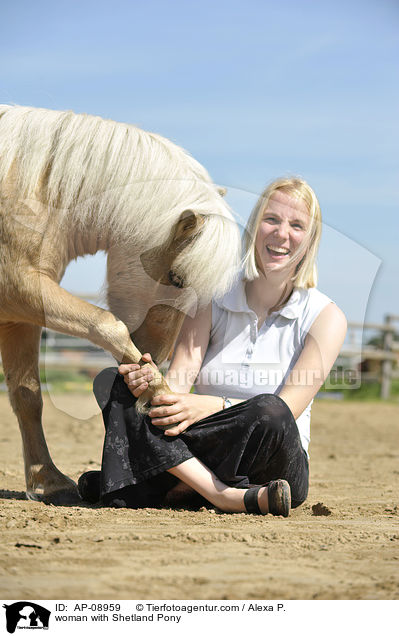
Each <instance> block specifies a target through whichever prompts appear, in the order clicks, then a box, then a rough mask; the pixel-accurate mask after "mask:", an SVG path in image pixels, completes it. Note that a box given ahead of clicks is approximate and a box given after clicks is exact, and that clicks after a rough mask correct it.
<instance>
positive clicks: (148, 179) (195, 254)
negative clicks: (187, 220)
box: [0, 105, 240, 296]
mask: <svg viewBox="0 0 399 636" xmlns="http://www.w3.org/2000/svg"><path fill="white" fill-rule="evenodd" d="M14 173H15V175H16V179H17V181H16V185H15V189H14V192H15V197H16V198H18V199H19V200H32V199H37V200H40V201H42V202H43V203H45V205H46V206H47V207H48V209H49V210H50V214H51V216H54V217H56V219H57V222H58V223H60V224H65V227H66V228H67V227H68V226H70V224H71V223H73V225H74V227H79V226H81V227H82V228H83V227H85V226H86V227H88V226H89V224H90V227H91V226H93V225H94V227H95V228H96V230H97V231H98V232H99V233H100V234H101V232H104V233H106V234H107V235H108V234H109V233H110V234H111V235H112V240H113V242H114V243H115V242H116V243H119V242H120V244H125V245H126V243H129V244H130V243H131V244H134V246H135V248H137V250H144V249H150V248H152V247H157V246H159V245H160V244H163V243H164V242H165V241H167V240H168V237H170V234H171V231H172V228H173V226H174V224H175V223H176V221H177V220H178V219H179V217H180V215H181V214H182V213H183V212H184V211H185V210H192V211H194V212H196V213H200V214H203V215H205V221H206V222H205V223H204V226H203V228H202V230H201V232H200V234H199V235H198V237H197V238H196V241H195V243H194V244H193V245H192V246H191V247H190V251H188V250H186V252H187V253H186V254H185V251H183V253H182V254H181V259H180V265H181V266H182V267H184V268H185V269H187V270H188V271H191V272H192V273H193V280H192V281H191V283H193V282H194V277H195V282H196V285H195V287H196V288H197V289H200V290H201V291H202V293H203V294H205V296H206V286H207V285H209V281H210V280H211V276H213V277H214V278H219V279H220V280H219V283H218V284H217V285H216V287H217V288H218V289H219V290H220V291H221V292H223V291H225V290H226V288H227V287H228V286H229V283H230V282H231V280H232V277H233V276H234V273H233V272H232V271H227V270H229V268H227V270H226V268H225V265H226V254H223V253H221V252H223V250H220V245H221V244H224V245H225V246H226V250H231V251H232V254H231V262H232V263H233V262H234V261H237V260H238V258H239V249H240V246H239V240H237V232H238V230H237V228H236V226H235V223H234V221H233V218H232V215H231V212H230V210H229V208H228V206H227V205H226V203H225V202H224V201H223V199H222V197H221V196H220V193H219V192H218V190H217V188H216V187H215V185H214V184H212V182H211V179H210V177H209V175H208V173H207V172H206V170H205V169H204V168H203V167H202V166H201V165H200V164H199V163H198V162H197V161H195V160H194V159H193V158H192V157H191V156H190V155H189V154H188V153H186V152H185V151H184V150H183V149H181V148H179V147H178V146H176V145H174V144H173V143H172V142H170V141H168V140H167V139H164V138H162V137H161V136H159V135H156V134H152V133H147V132H144V131H142V130H140V129H138V128H136V127H135V126H132V125H128V124H123V123H117V122H114V121H110V120H104V119H102V118H100V117H95V116H91V115H85V114H80V115H76V114H74V113H72V112H70V111H68V112H59V111H51V110H46V109H40V108H39V109H38V108H30V107H21V106H7V105H5V106H0V189H1V187H2V184H3V182H5V181H6V180H7V177H8V176H9V175H10V174H13V175H14ZM8 196H9V192H8ZM204 254H209V265H208V268H205V269H209V271H201V269H203V262H204ZM185 258H186V262H184V259H185ZM228 260H229V259H228ZM200 262H201V264H202V266H201V267H199V263H200ZM223 263H224V265H223ZM201 277H202V278H203V280H201ZM187 282H188V284H190V280H188V281H187ZM213 286H214V291H215V282H214V280H213ZM216 292H217V290H216Z"/></svg>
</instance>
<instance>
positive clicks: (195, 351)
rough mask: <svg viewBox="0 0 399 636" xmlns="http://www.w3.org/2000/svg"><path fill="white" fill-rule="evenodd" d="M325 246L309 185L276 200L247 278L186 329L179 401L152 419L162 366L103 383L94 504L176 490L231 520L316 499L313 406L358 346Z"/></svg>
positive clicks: (177, 375)
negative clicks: (331, 291)
mask: <svg viewBox="0 0 399 636" xmlns="http://www.w3.org/2000/svg"><path fill="white" fill-rule="evenodd" d="M320 234H321V213H320V207H319V204H318V201H317V198H316V196H315V194H314V192H313V190H312V189H311V188H310V187H309V185H308V184H307V183H306V182H305V181H303V180H301V179H297V178H289V179H279V180H277V181H275V182H273V183H272V184H270V185H269V186H268V187H267V188H266V190H265V191H264V192H263V194H262V196H261V197H260V199H259V201H258V203H257V204H256V206H255V208H254V210H253V212H252V214H251V217H250V219H249V222H248V226H247V232H246V237H245V242H246V246H245V247H246V252H245V253H246V257H245V261H244V270H243V276H242V278H240V280H239V281H237V284H236V285H235V286H234V288H233V289H232V290H231V291H230V292H228V294H226V295H225V296H224V297H223V298H222V299H221V300H218V301H214V302H213V303H212V305H210V306H208V307H207V308H205V309H202V310H200V311H199V312H198V313H197V315H196V316H195V317H194V318H190V317H187V318H186V320H185V322H184V325H183V328H182V331H181V333H180V336H179V338H178V342H177V344H176V348H175V352H174V356H173V359H172V362H171V365H170V368H169V370H168V373H167V374H166V379H167V381H168V383H169V386H170V387H171V389H172V391H174V393H172V394H170V395H160V396H157V397H156V398H154V399H153V401H152V408H151V410H150V411H149V414H148V417H147V416H146V417H144V416H142V415H138V414H137V412H136V411H135V409H134V400H132V397H131V395H132V394H133V396H134V397H136V398H137V397H138V396H139V395H141V393H142V392H143V391H145V390H146V389H147V387H148V383H149V382H150V381H151V379H152V374H151V367H150V366H148V365H147V366H146V367H143V368H141V367H139V366H138V365H121V366H120V367H119V374H120V375H117V373H116V370H106V371H104V372H102V373H101V374H100V375H99V376H98V377H97V378H96V381H95V387H94V389H95V394H96V397H97V400H98V402H99V404H100V406H101V408H102V409H103V414H104V421H105V425H106V438H105V445H104V455H103V464H102V473H101V484H100V482H99V475H98V474H94V473H85V474H84V475H82V477H81V479H80V481H79V488H80V491H81V493H82V496H83V498H86V499H90V498H91V500H95V499H96V498H98V497H99V494H100V492H99V491H100V490H101V496H102V501H103V503H104V504H105V505H114V506H128V507H138V506H145V505H154V504H159V503H160V501H161V499H162V497H163V495H164V494H165V492H166V491H167V490H168V489H169V488H170V487H171V486H172V485H173V484H174V483H176V481H177V480H176V478H177V479H178V480H181V481H182V482H184V483H185V484H187V485H188V486H190V487H191V488H193V489H194V490H195V491H197V492H198V493H199V494H200V495H202V496H203V497H205V498H206V499H207V500H208V501H209V502H210V503H212V504H213V505H215V506H217V507H218V508H220V509H222V510H224V511H226V512H244V511H247V512H256V513H261V514H266V513H268V512H270V513H272V514H281V515H283V516H288V514H289V511H290V507H291V506H292V507H296V506H298V505H300V504H301V503H302V502H303V501H304V500H305V499H306V496H307V492H308V478H309V471H308V454H307V448H308V444H309V440H310V407H311V403H312V400H313V398H314V396H315V394H316V393H317V391H318V390H319V388H320V387H321V385H322V384H323V382H324V380H325V378H326V377H327V375H328V373H329V371H330V369H331V366H332V364H333V363H334V361H335V359H336V357H337V355H338V353H339V351H340V348H341V346H342V343H343V340H344V337H345V333H346V320H345V316H344V314H343V313H342V311H341V310H340V309H339V308H338V307H337V306H336V305H335V304H334V303H333V302H332V301H331V300H330V299H329V298H327V296H325V295H324V294H322V293H320V292H319V291H317V290H316V289H315V285H316V266H315V259H316V255H317V249H318V245H319V241H320ZM143 359H144V360H145V361H147V362H151V363H152V361H151V357H150V356H149V354H146V355H145V356H143ZM122 378H123V379H122ZM123 380H124V381H123ZM194 380H195V391H196V392H195V393H190V389H191V386H192V384H193V382H194ZM110 385H112V387H113V388H112V390H111V395H109V394H110ZM149 418H150V419H149ZM165 427H167V428H165ZM171 476H172V477H171ZM173 478H175V479H173ZM253 484H255V486H253Z"/></svg>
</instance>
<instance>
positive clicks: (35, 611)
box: [3, 601, 51, 634]
mask: <svg viewBox="0 0 399 636" xmlns="http://www.w3.org/2000/svg"><path fill="white" fill-rule="evenodd" d="M3 607H5V609H6V621H7V631H8V633H9V634H13V633H14V632H15V630H16V629H48V622H49V619H50V614H51V612H50V611H49V610H48V609H46V608H45V607H42V606H41V605H37V604H36V603H32V602H31V601H19V602H18V603H12V604H11V605H3Z"/></svg>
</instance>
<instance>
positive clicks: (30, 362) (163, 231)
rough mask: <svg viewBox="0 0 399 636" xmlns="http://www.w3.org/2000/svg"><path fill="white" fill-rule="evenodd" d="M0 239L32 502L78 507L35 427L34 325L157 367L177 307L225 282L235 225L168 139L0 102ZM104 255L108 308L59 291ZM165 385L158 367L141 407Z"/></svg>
mask: <svg viewBox="0 0 399 636" xmlns="http://www.w3.org/2000/svg"><path fill="white" fill-rule="evenodd" d="M0 246H1V254H0V298H1V303H0V351H1V357H2V363H3V368H4V375H5V379H6V382H7V386H8V390H9V396H10V401H11V405H12V407H13V409H14V412H15V414H16V416H17V418H18V421H19V425H20V429H21V434H22V440H23V449H24V460H25V477H26V488H27V497H28V498H29V499H35V500H42V501H45V502H47V503H49V502H50V503H55V504H65V503H71V502H75V501H77V497H78V495H77V490H76V485H75V484H74V482H73V481H72V480H71V479H69V478H68V477H66V476H65V475H63V474H62V473H61V472H60V471H59V470H58V469H57V468H56V466H55V465H54V463H53V462H52V460H51V457H50V453H49V451H48V448H47V444H46V441H45V437H44V433H43V429H42V424H41V415H42V398H41V390H40V381H39V371H38V358H39V344H40V333H41V328H42V327H43V326H47V327H48V328H50V329H54V330H56V331H60V332H62V333H65V334H70V335H73V336H78V337H80V338H88V339H89V340H91V341H92V342H93V343H95V344H97V345H99V346H101V347H103V348H104V349H106V350H108V351H110V352H111V353H112V354H113V356H114V357H115V358H116V360H117V361H118V362H136V363H137V362H140V361H141V353H140V351H142V352H143V351H149V352H151V354H152V356H153V358H154V359H155V360H156V361H157V362H158V363H160V362H161V361H162V360H164V359H165V358H166V357H167V355H168V354H169V352H170V350H171V348H172V347H173V344H174V341H175V339H176V336H177V334H178V332H179V329H180V326H181V324H182V320H183V318H184V316H185V314H186V313H188V312H195V310H196V307H198V306H201V305H204V304H206V303H208V302H209V301H210V300H211V298H212V297H213V296H215V295H220V294H223V293H224V292H225V291H226V290H227V289H228V288H229V286H230V285H231V283H232V281H233V279H234V276H235V274H236V271H237V265H238V263H239V255H240V237H239V232H238V228H237V225H236V223H235V222H234V220H233V217H232V214H231V212H230V210H229V208H228V206H227V204H226V203H225V202H224V200H223V199H222V193H221V191H220V190H219V189H218V188H217V187H216V186H215V185H214V184H212V182H211V179H210V177H209V175H208V173H207V172H206V170H205V169H204V168H203V167H202V166H201V165H200V164H199V163H198V162H197V161H195V160H194V159H193V158H192V157H191V156H190V155H188V154H187V153H186V152H185V151H184V150H182V149H181V148H179V147H177V146H176V145H174V144H173V143H172V142H170V141H168V140H167V139H164V138H162V137H160V136H159V135H156V134H152V133H148V132H144V131H142V130H140V129H138V128H136V127H134V126H131V125H127V124H122V123H116V122H113V121H107V120H104V119H101V118H100V117H93V116H90V115H76V114H74V113H72V112H56V111H50V110H45V109H36V108H28V107H20V106H0ZM99 250H104V251H105V252H106V253H107V299H108V306H109V309H110V311H105V310H103V309H100V308H99V307H96V306H94V305H91V304H89V303H87V302H85V301H83V300H81V299H79V298H77V297H75V296H73V295H72V294H70V293H68V292H67V291H65V290H64V289H62V288H61V287H60V286H59V282H60V280H61V278H62V276H63V274H64V272H65V269H66V267H67V265H68V263H69V262H70V261H71V260H72V259H75V258H77V257H78V256H83V255H85V254H94V253H95V252H97V251H99ZM168 390H169V389H168V387H167V385H166V383H165V381H164V380H163V379H162V376H160V374H157V375H156V377H155V378H154V380H153V381H152V383H151V385H150V387H149V389H148V390H147V391H146V394H145V395H143V396H142V397H141V399H140V401H139V406H138V408H144V405H145V403H148V401H149V400H150V399H151V397H152V396H153V395H155V394H157V393H162V392H167V391H168Z"/></svg>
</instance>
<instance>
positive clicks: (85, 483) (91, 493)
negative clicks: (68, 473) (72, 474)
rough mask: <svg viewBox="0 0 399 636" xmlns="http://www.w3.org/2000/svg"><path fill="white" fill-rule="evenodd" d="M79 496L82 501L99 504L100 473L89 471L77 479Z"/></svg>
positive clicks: (98, 471)
mask: <svg viewBox="0 0 399 636" xmlns="http://www.w3.org/2000/svg"><path fill="white" fill-rule="evenodd" d="M78 490H79V494H80V496H81V497H82V499H83V501H87V502H88V503H92V504H94V503H99V501H100V498H101V471H100V470H89V471H87V473H83V475H81V476H80V477H79V481H78Z"/></svg>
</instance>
